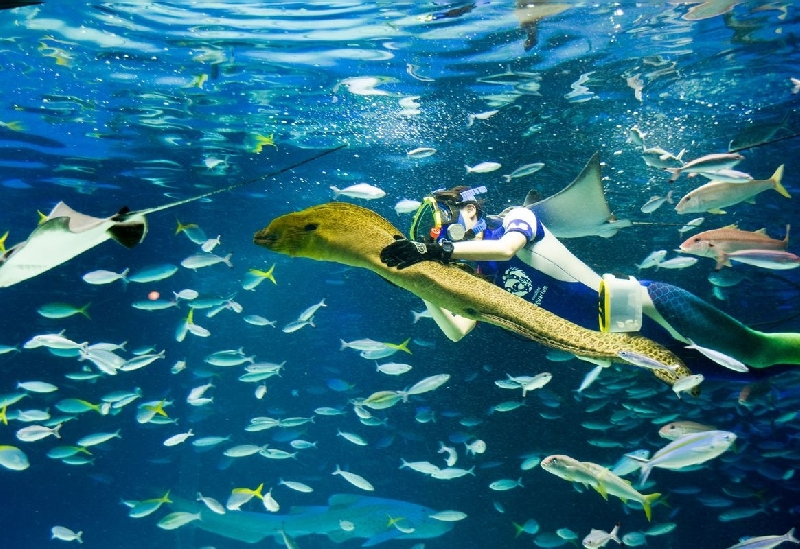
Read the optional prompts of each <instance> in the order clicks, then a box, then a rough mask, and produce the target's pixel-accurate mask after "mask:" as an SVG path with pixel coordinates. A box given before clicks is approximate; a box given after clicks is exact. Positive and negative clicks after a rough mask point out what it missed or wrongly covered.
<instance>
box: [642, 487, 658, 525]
mask: <svg viewBox="0 0 800 549" xmlns="http://www.w3.org/2000/svg"><path fill="white" fill-rule="evenodd" d="M660 497H661V494H659V493H655V494H648V495H646V496H645V497H644V499H643V500H642V507H643V508H644V516H646V517H647V522H650V519H651V518H652V516H653V513H652V508H651V507H652V504H653V503H654V502H655V501H656V500H657V499H658V498H660Z"/></svg>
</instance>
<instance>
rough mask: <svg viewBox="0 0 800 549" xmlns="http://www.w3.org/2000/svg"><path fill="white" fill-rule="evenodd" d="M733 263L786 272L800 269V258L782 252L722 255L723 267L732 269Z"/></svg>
mask: <svg viewBox="0 0 800 549" xmlns="http://www.w3.org/2000/svg"><path fill="white" fill-rule="evenodd" d="M731 261H734V262H736V263H744V264H746V265H752V266H754V267H761V268H762V269H771V270H774V271H786V270H789V269H796V268H797V267H800V256H798V255H796V254H793V253H791V252H784V251H781V250H738V251H735V252H722V253H720V262H721V264H722V265H724V266H726V267H730V266H731ZM718 268H719V267H718Z"/></svg>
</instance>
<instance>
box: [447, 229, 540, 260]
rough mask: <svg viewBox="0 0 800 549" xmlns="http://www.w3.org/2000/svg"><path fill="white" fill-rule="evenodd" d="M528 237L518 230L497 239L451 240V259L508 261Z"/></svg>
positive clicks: (526, 241) (525, 242)
mask: <svg viewBox="0 0 800 549" xmlns="http://www.w3.org/2000/svg"><path fill="white" fill-rule="evenodd" d="M527 243H528V239H527V238H526V237H525V235H524V234H522V233H520V232H516V231H513V232H508V233H506V234H504V235H503V236H502V237H501V238H500V239H499V240H465V241H459V242H453V255H452V259H460V260H464V261H508V260H510V259H511V258H512V257H514V256H515V255H516V253H517V252H518V251H520V250H521V249H522V248H523V247H524V246H525V244H527Z"/></svg>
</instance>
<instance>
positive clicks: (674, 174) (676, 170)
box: [665, 168, 683, 183]
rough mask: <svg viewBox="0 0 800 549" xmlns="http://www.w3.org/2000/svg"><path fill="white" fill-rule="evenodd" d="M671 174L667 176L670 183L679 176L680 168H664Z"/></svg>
mask: <svg viewBox="0 0 800 549" xmlns="http://www.w3.org/2000/svg"><path fill="white" fill-rule="evenodd" d="M665 169H666V170H667V171H668V172H669V173H671V174H672V176H671V177H670V178H669V182H670V183H674V182H675V181H676V180H677V179H678V178H679V177H680V176H681V172H682V171H683V170H682V169H681V168H665Z"/></svg>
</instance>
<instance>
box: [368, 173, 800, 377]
mask: <svg viewBox="0 0 800 549" xmlns="http://www.w3.org/2000/svg"><path fill="white" fill-rule="evenodd" d="M485 192H486V188H485V187H477V188H469V187H466V186H458V187H454V188H452V189H449V190H440V191H435V192H433V193H432V194H431V195H430V196H426V197H425V198H424V199H423V201H422V204H421V205H420V207H419V209H418V210H417V212H416V214H415V215H414V218H413V221H412V225H411V231H410V237H411V239H410V240H406V239H399V240H396V241H395V242H393V243H392V244H390V245H388V246H386V247H385V248H384V249H383V250H382V251H381V261H383V263H385V264H386V265H388V266H390V267H397V268H398V269H403V268H406V267H409V266H411V265H414V264H415V263H418V262H420V261H440V262H442V263H448V262H450V261H459V262H474V263H476V264H477V270H478V274H479V275H480V276H483V277H486V278H488V279H489V280H490V281H492V282H493V283H494V284H496V285H498V286H500V287H501V288H504V289H505V290H507V291H509V292H511V293H513V294H515V295H517V296H520V297H522V298H523V299H526V300H528V301H530V302H532V303H534V304H536V305H538V306H541V307H542V308H544V309H546V310H548V311H550V312H552V313H554V314H556V315H558V316H560V317H562V318H564V319H566V320H569V321H571V322H573V323H575V324H578V325H580V326H583V327H585V328H588V329H596V327H597V324H596V323H597V317H596V316H595V315H596V314H597V312H598V304H599V323H600V330H601V331H613V332H636V331H638V332H641V334H642V335H644V336H646V337H649V338H651V339H653V340H654V341H657V342H658V343H661V344H662V345H664V346H666V347H668V348H669V349H670V350H672V351H673V352H675V353H676V354H678V355H679V356H681V358H683V359H685V360H689V362H688V363H689V364H690V365H691V367H692V368H693V369H694V370H696V371H698V372H702V373H703V374H705V375H706V376H707V377H712V378H713V377H716V378H723V379H735V380H741V381H750V380H752V378H754V377H755V378H758V377H763V376H764V375H766V374H767V372H765V371H764V370H760V371H759V370H758V369H762V368H766V367H769V366H775V365H780V364H783V365H790V364H800V334H798V333H764V332H759V331H756V330H752V329H750V328H748V327H747V326H745V325H744V324H742V323H741V322H739V321H738V320H736V319H734V318H733V317H731V316H729V315H728V314H726V313H724V312H722V311H720V310H719V309H717V308H715V307H713V306H712V305H710V304H709V303H707V302H705V301H703V300H702V299H700V298H698V297H697V296H695V295H693V294H691V293H690V292H688V291H686V290H683V289H682V288H678V287H676V286H673V285H670V284H664V283H661V282H655V281H644V280H636V279H635V278H634V277H629V278H628V279H627V280H625V279H621V278H616V277H615V276H613V275H610V274H606V275H603V276H600V275H598V274H597V273H596V272H594V271H593V270H592V269H591V268H590V267H589V266H587V265H586V264H585V263H583V262H582V261H581V260H580V259H578V258H577V257H576V256H575V255H573V254H572V253H571V252H570V251H569V250H568V249H567V248H566V246H564V245H563V244H562V243H561V242H560V241H559V240H558V238H557V237H556V236H555V235H554V234H553V233H552V232H551V231H550V230H548V228H547V227H545V226H544V225H543V223H542V221H541V219H540V218H542V217H545V218H546V217H547V215H545V212H544V211H542V212H541V214H542V215H539V214H537V213H536V208H535V205H532V206H519V207H512V208H508V209H506V210H505V211H504V212H503V213H502V214H500V215H499V216H487V215H485V214H484V212H483V207H482V204H481V200H480V199H479V198H478V197H479V196H480V195H481V194H484V193H485ZM543 202H544V201H543ZM579 215H580V214H579ZM426 307H427V308H428V310H429V311H430V313H431V315H432V317H433V319H434V320H435V321H436V323H437V325H438V326H439V328H440V329H441V330H442V331H443V332H444V333H445V335H447V337H448V338H449V339H451V340H452V341H458V340H460V339H461V338H463V337H464V336H465V335H466V334H467V333H469V332H470V331H471V330H472V329H473V328H474V327H475V324H476V321H474V320H471V319H467V318H463V317H460V316H458V315H455V314H453V313H451V312H450V311H447V310H445V309H442V308H440V307H437V306H435V305H433V304H431V303H428V302H426ZM689 344H693V345H696V346H697V348H698V349H699V351H700V352H698V350H694V349H689V348H687V345H689ZM709 350H710V353H709ZM714 351H716V353H718V354H719V353H722V355H723V356H722V357H721V360H720V357H719V356H718V355H717V357H716V360H715V362H717V363H718V364H722V362H724V361H726V360H728V361H729V359H730V358H733V359H735V360H736V361H740V362H741V363H743V364H745V365H747V366H749V367H751V368H755V369H756V370H750V371H749V372H748V373H742V372H741V370H740V371H732V370H728V369H726V368H722V367H720V366H718V365H716V364H714V363H713V362H711V360H708V359H706V356H709V354H713V352H714ZM700 353H703V354H702V355H701V354H700ZM704 355H705V356H704ZM729 367H731V366H730V365H729ZM782 369H783V368H780V367H776V368H770V369H769V373H770V374H772V373H776V372H777V371H778V370H782Z"/></svg>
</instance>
